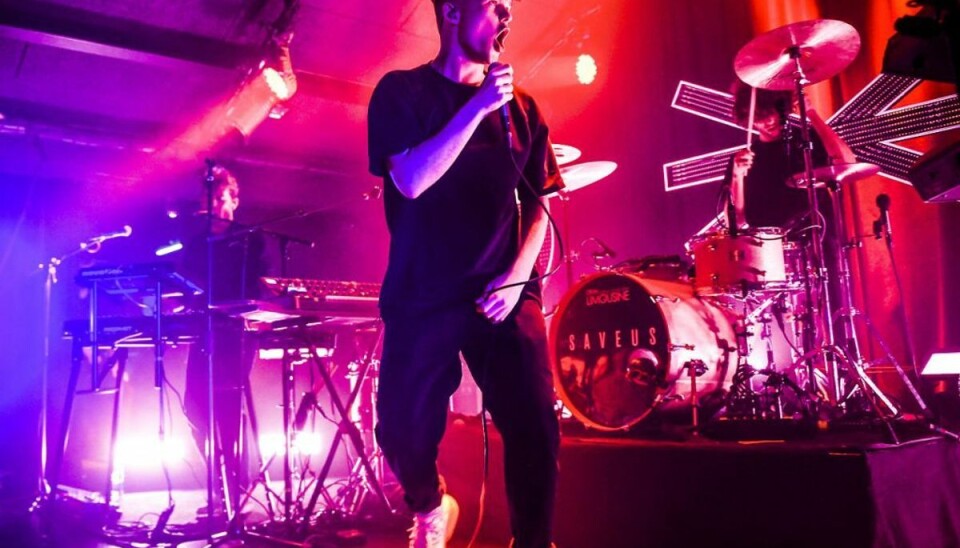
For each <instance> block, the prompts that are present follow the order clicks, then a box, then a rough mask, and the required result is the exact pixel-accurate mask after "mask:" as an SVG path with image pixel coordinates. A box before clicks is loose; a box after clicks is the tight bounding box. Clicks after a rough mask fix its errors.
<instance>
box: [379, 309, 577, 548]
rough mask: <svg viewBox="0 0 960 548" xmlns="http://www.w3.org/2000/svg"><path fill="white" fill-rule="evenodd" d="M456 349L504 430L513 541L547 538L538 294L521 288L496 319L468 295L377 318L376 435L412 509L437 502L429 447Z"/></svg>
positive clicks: (551, 474)
mask: <svg viewBox="0 0 960 548" xmlns="http://www.w3.org/2000/svg"><path fill="white" fill-rule="evenodd" d="M460 352H462V353H463V356H464V358H465V360H466V362H467V365H468V366H469V368H470V372H471V373H472V374H473V377H474V379H476V381H477V384H478V385H479V387H480V389H481V390H482V392H483V396H484V403H485V405H486V408H487V410H488V411H489V412H490V415H491V416H492V418H493V422H494V425H495V426H496V427H497V429H498V430H499V431H500V434H501V436H502V438H503V451H504V475H505V478H506V483H507V499H508V504H509V508H510V521H511V526H512V529H513V534H514V537H515V539H516V546H517V547H518V548H530V547H532V548H545V547H547V546H549V544H550V540H551V538H550V537H551V531H552V527H553V507H554V499H555V494H556V481H557V452H558V449H559V444H560V432H559V426H558V422H557V417H556V414H555V412H554V403H555V401H556V400H555V396H554V391H553V382H552V375H551V371H550V366H549V359H548V357H547V337H546V328H545V325H544V319H543V313H542V311H541V310H540V304H539V303H538V302H537V301H535V300H533V299H530V298H527V297H523V298H521V301H520V303H519V304H518V305H517V307H516V309H514V311H513V312H512V313H511V314H510V316H508V317H507V319H506V320H505V321H504V322H503V323H501V324H498V325H494V324H492V323H490V321H489V320H487V319H486V318H484V317H483V316H481V315H480V314H478V313H477V311H476V310H475V307H474V306H473V304H472V303H471V304H469V305H464V306H457V307H452V308H449V309H446V310H442V311H440V312H433V313H430V314H424V315H411V316H400V317H392V318H385V333H384V345H383V357H382V362H381V366H380V384H379V391H378V398H377V410H378V415H379V423H378V425H377V439H378V440H379V442H380V445H381V447H382V449H383V452H384V455H385V456H386V458H387V462H388V463H389V465H390V468H391V469H392V470H393V472H394V473H395V474H396V475H397V478H398V479H399V481H400V484H401V485H402V487H403V489H404V493H405V498H406V501H407V504H408V505H409V506H410V508H411V510H413V511H414V512H425V511H429V510H431V509H433V508H436V507H437V505H439V504H440V497H441V493H440V489H439V479H438V475H437V465H436V460H437V452H438V451H437V450H438V446H439V444H440V440H441V438H442V437H443V432H444V428H445V426H446V416H447V405H448V400H449V398H450V396H451V394H453V392H454V391H455V390H456V388H457V386H458V385H459V384H460V377H461V369H460V359H459V353H460ZM479 479H480V478H478V481H479ZM451 494H452V495H456V493H451Z"/></svg>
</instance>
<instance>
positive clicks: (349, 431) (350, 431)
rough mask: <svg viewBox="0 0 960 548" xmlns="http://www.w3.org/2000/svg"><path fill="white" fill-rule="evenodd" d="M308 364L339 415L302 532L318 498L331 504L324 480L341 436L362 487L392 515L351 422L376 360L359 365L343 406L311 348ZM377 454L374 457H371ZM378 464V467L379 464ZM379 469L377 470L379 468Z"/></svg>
mask: <svg viewBox="0 0 960 548" xmlns="http://www.w3.org/2000/svg"><path fill="white" fill-rule="evenodd" d="M377 331H378V333H377V341H378V342H377V346H379V342H380V340H382V336H383V334H382V331H383V330H382V327H381V326H379V325H378V327H377ZM310 353H311V360H313V362H314V363H315V364H316V365H317V369H318V370H319V371H320V376H321V377H322V379H323V381H324V382H325V383H326V385H327V387H328V390H329V393H330V400H331V403H332V404H333V407H334V409H336V411H337V413H338V415H339V417H340V418H339V422H338V429H337V433H336V434H335V435H334V438H333V442H331V445H330V449H329V450H328V452H327V458H326V460H325V461H324V463H323V467H322V468H321V470H320V473H319V474H318V475H317V478H316V483H315V485H314V490H313V494H312V495H311V496H310V501H309V502H308V503H307V506H306V507H305V508H304V511H303V517H302V522H301V532H304V533H305V532H306V530H307V529H308V528H309V527H310V517H311V516H312V515H313V513H314V510H315V508H316V505H317V502H318V500H319V498H320V495H321V494H323V495H324V498H325V499H327V500H328V501H331V497H330V495H329V494H328V493H327V490H326V486H325V485H324V483H325V482H326V480H327V477H328V476H329V474H330V468H331V466H332V465H333V459H334V457H335V456H336V453H337V449H338V448H339V447H340V443H341V440H342V439H343V437H344V436H346V437H347V438H348V439H349V442H350V443H351V444H352V445H353V447H354V449H355V450H356V452H357V463H355V466H357V465H358V466H359V468H360V469H361V470H362V471H363V472H364V474H365V478H364V486H365V487H367V488H371V487H372V490H373V492H374V493H376V496H377V498H378V499H379V500H380V502H381V503H382V504H383V506H384V507H385V508H387V510H388V511H389V512H391V513H393V512H394V509H393V507H392V506H391V505H390V500H389V499H388V497H387V495H386V493H385V492H384V490H383V484H382V480H381V479H380V478H382V475H381V476H380V477H378V475H377V473H376V471H375V470H374V465H373V463H372V462H371V460H373V459H372V458H371V456H368V454H367V451H366V448H365V445H364V443H363V437H362V436H361V433H360V430H359V429H358V428H357V425H356V424H355V423H354V422H353V421H352V420H351V416H350V411H349V410H350V408H351V407H353V405H354V403H355V402H356V401H357V398H358V397H359V395H360V392H361V390H362V388H363V386H364V384H365V382H364V381H365V379H366V378H367V375H368V374H369V373H370V370H371V368H372V367H374V366H375V362H376V360H375V359H374V353H373V352H370V353H369V354H368V355H367V356H366V357H365V359H364V360H362V362H361V363H360V364H359V368H358V370H357V373H356V380H355V382H354V386H353V388H352V390H351V391H350V394H349V395H348V397H347V400H346V402H344V400H343V399H341V397H340V394H339V393H338V392H337V390H336V387H335V386H334V385H333V382H332V379H331V378H330V374H329V372H328V371H327V369H326V368H325V367H323V363H322V362H321V359H320V356H319V355H318V354H317V351H316V347H315V346H313V345H311V348H310ZM375 456H376V454H374V457H375ZM378 464H379V463H378ZM378 467H379V466H378Z"/></svg>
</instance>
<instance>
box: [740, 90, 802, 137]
mask: <svg viewBox="0 0 960 548" xmlns="http://www.w3.org/2000/svg"><path fill="white" fill-rule="evenodd" d="M731 93H732V94H733V117H734V118H735V119H736V121H737V123H738V124H740V125H742V126H745V125H746V124H747V120H749V119H750V86H748V85H747V84H744V83H743V82H741V81H740V80H737V81H736V82H734V84H733V86H732V89H731ZM796 104H797V101H796V99H795V97H794V93H793V92H792V91H789V90H788V91H772V90H768V89H760V88H757V107H756V110H757V111H756V113H755V114H754V118H755V119H759V118H764V117H766V116H769V115H770V114H778V115H780V120H781V121H783V120H785V119H786V117H787V115H788V114H790V113H791V112H793V110H794V108H795V107H796Z"/></svg>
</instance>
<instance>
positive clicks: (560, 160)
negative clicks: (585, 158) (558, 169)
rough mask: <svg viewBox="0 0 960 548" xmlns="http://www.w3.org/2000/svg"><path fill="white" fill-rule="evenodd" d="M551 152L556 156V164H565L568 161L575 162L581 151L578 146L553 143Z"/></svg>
mask: <svg viewBox="0 0 960 548" xmlns="http://www.w3.org/2000/svg"><path fill="white" fill-rule="evenodd" d="M553 154H554V156H556V158H557V165H559V166H565V165H567V164H569V163H570V162H576V161H577V158H579V157H580V155H581V154H582V152H580V149H579V148H576V147H572V146H570V145H553Z"/></svg>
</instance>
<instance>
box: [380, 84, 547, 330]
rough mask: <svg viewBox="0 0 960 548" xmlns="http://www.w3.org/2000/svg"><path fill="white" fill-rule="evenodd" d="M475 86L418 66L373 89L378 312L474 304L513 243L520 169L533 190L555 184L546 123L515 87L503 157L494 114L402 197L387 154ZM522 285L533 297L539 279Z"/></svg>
mask: <svg viewBox="0 0 960 548" xmlns="http://www.w3.org/2000/svg"><path fill="white" fill-rule="evenodd" d="M476 91H477V87H476V86H471V85H465V84H460V83H457V82H453V81H451V80H449V79H447V78H446V77H445V76H443V75H442V74H440V73H439V72H437V71H436V70H434V69H433V68H432V67H431V66H430V65H422V66H420V67H417V68H414V69H411V70H402V71H394V72H390V73H388V74H386V75H385V76H384V77H383V79H381V80H380V83H379V84H377V87H376V89H375V90H374V92H373V97H372V99H371V101H370V107H369V112H368V138H369V142H368V146H369V150H368V152H369V158H370V172H371V173H373V174H374V175H376V176H378V177H383V179H384V183H385V184H384V208H385V211H386V219H387V228H388V229H389V231H390V251H389V258H388V265H387V272H386V276H385V278H384V282H383V289H382V291H381V295H380V307H381V311H382V313H383V315H384V317H385V318H388V317H390V316H395V315H398V314H409V313H418V312H425V311H429V310H432V309H437V308H440V307H443V306H446V305H452V304H457V303H464V302H472V301H473V300H474V299H476V298H477V297H478V296H479V295H480V294H481V292H482V291H483V289H484V287H485V286H486V284H487V283H489V282H490V281H491V280H492V279H493V278H495V277H496V276H499V275H500V274H502V273H503V272H505V271H506V269H507V268H508V267H509V265H510V264H511V262H512V261H513V260H514V258H515V256H516V254H517V252H518V246H519V212H518V208H517V195H518V194H519V199H520V200H532V199H534V196H533V194H532V193H531V192H530V190H529V189H528V188H527V187H526V184H524V183H523V182H522V180H521V177H520V174H519V173H518V169H520V170H522V171H523V174H524V176H525V177H526V179H527V180H528V181H529V182H530V184H531V186H532V187H533V189H534V190H535V191H536V194H538V195H543V194H546V193H549V192H553V191H554V190H558V189H559V188H562V185H563V183H562V181H561V178H560V175H559V169H558V168H557V164H556V159H555V158H554V155H553V149H552V148H551V146H550V142H549V138H548V129H547V125H546V124H545V123H544V121H543V118H542V117H541V114H540V110H539V109H538V108H537V105H536V103H535V102H534V101H533V99H532V98H531V97H530V96H529V95H527V94H526V93H525V92H523V91H522V90H519V89H516V91H515V93H514V97H515V99H514V100H513V101H511V102H510V120H511V133H512V136H513V144H512V150H511V151H510V153H509V154H508V151H507V144H506V140H505V136H504V129H503V125H502V123H501V120H500V117H499V116H498V115H497V113H491V114H490V115H488V116H487V117H486V118H484V120H483V121H482V122H481V123H480V126H479V127H478V128H477V130H476V131H475V132H474V134H473V136H472V137H471V138H470V140H469V142H468V143H467V145H466V147H465V148H464V150H463V152H462V153H461V154H460V156H459V157H457V159H456V161H454V163H453V165H452V166H451V167H450V169H449V170H448V171H447V172H446V173H445V174H444V175H443V176H442V177H441V178H440V179H439V180H438V181H437V182H436V183H435V184H434V185H433V186H432V187H430V188H429V189H428V190H427V191H426V192H424V193H423V194H421V195H420V196H419V197H417V198H416V199H412V200H411V199H408V198H405V197H404V196H403V195H402V194H400V191H399V190H397V188H396V186H395V185H394V184H393V181H392V180H391V178H390V174H389V173H388V172H387V159H388V158H389V157H391V156H394V155H396V154H399V153H401V152H403V151H405V150H407V149H410V148H413V147H414V146H416V145H418V144H420V143H421V142H423V141H425V140H426V139H428V138H429V137H431V136H433V135H435V134H436V133H437V132H439V131H440V130H441V129H442V128H443V127H444V126H445V125H446V124H447V122H449V121H450V119H451V118H452V117H453V115H454V114H455V113H456V112H457V111H458V110H459V109H460V108H461V107H462V106H463V105H464V104H465V103H466V102H467V101H468V100H469V99H470V98H471V97H472V96H473V95H474V94H475V93H476ZM510 154H512V155H513V158H514V160H515V162H516V166H514V162H513V161H511V158H510ZM527 291H528V293H529V294H530V295H531V296H534V297H537V298H539V293H540V290H539V284H535V283H531V284H528V286H527Z"/></svg>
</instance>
